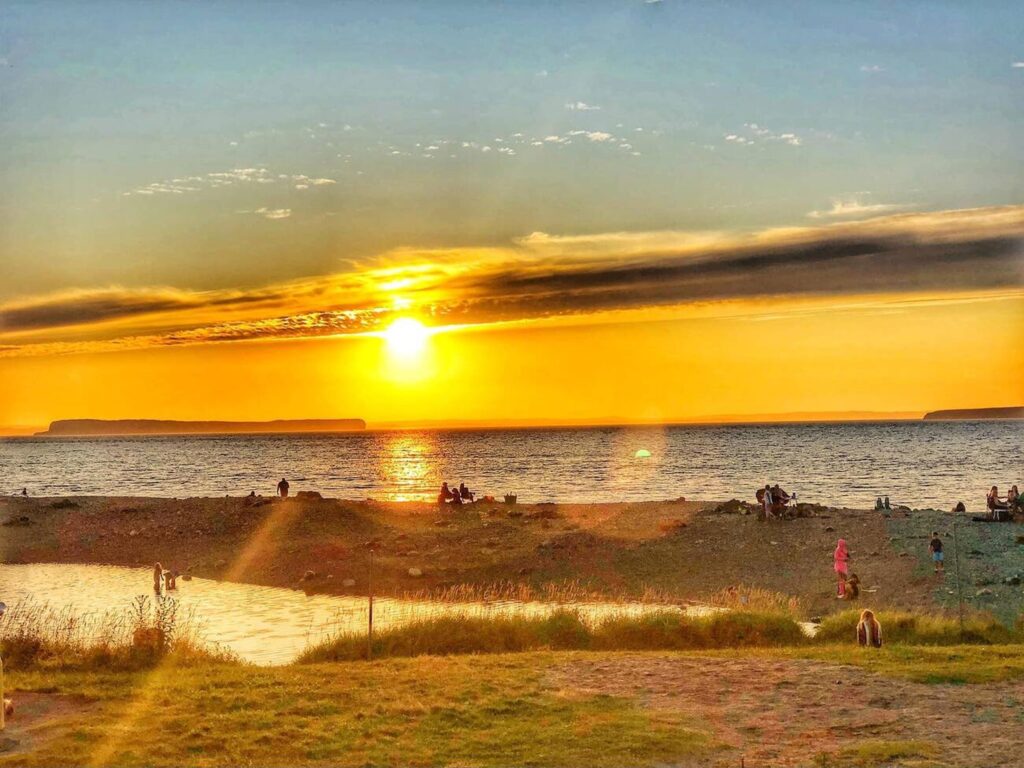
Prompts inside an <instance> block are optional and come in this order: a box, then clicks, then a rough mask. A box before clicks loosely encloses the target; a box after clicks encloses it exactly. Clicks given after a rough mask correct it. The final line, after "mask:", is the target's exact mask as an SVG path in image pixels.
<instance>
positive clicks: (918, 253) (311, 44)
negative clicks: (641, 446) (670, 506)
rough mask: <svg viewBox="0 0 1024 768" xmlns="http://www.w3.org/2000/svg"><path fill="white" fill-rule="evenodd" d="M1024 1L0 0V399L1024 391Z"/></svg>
mask: <svg viewBox="0 0 1024 768" xmlns="http://www.w3.org/2000/svg"><path fill="white" fill-rule="evenodd" d="M1022 31H1024V10H1022V9H1021V7H1020V5H1019V3H995V2H988V3H985V2H982V3H972V4H964V3H941V2H928V3H913V2H908V3H900V4H893V3H857V2H853V3H843V4H831V3H829V4H823V3H783V2H779V3H766V4H754V3H728V2H714V3H712V2H708V3H700V2H681V1H677V0H662V1H661V2H651V1H650V0H648V1H647V2H644V1H643V0H621V1H618V2H575V3H569V2H566V3H532V2H516V3H488V2H475V3H469V2H452V3H445V2H431V3H400V2H389V3H387V4H380V3H358V2H347V3H314V2H309V3H298V2H294V3H229V2H215V3H204V4H201V3H144V4H138V3H110V2H90V3H31V4H20V3H5V4H4V5H3V6H0V425H5V426H6V427H16V426H38V425H45V424H46V423H47V422H49V421H51V420H53V419H58V418H77V417H95V418H143V417H148V418H180V419H204V418H218V419H219V418H225V419H261V418H266V419H270V418H314V417H315V418H327V417H361V418H364V419H366V420H367V421H370V422H371V423H380V422H389V423H391V422H403V421H404V422H410V421H417V420H439V421H441V422H444V420H453V421H454V420H470V421H482V422H501V421H504V420H527V421H529V420H536V421H560V420H564V421H587V420H591V421H595V422H599V421H607V420H621V421H647V420H654V421H659V420H667V421H676V420H686V419H695V418H707V417H714V416H726V415H727V416H729V417H730V418H732V417H740V418H742V417H744V416H754V415H765V414H792V413H809V412H830V413H831V412H843V413H850V412H858V413H859V412H865V411H872V412H898V413H921V412H924V411H927V410H932V409H937V408H955V407H985V406H1002V405H1014V404H1020V403H1021V402H1024V355H1021V354H1020V350H1021V348H1022V346H1024V301H1022V299H1024V140H1022V138H1021V125H1022V123H1024V44H1022V42H1021V41H1022V40H1024V35H1022ZM401 319H405V320H409V319H412V320H415V322H416V323H420V324H422V325H420V326H417V325H416V324H415V323H413V324H399V325H398V326H393V325H392V324H393V323H395V321H396V320H401ZM403 328H404V329H405V330H404V331H403V330H402V329H403ZM389 329H393V330H389Z"/></svg>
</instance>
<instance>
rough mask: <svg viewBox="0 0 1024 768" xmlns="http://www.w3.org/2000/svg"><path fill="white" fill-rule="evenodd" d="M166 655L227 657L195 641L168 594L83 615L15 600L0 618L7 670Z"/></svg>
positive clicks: (131, 662)
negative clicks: (121, 608)
mask: <svg viewBox="0 0 1024 768" xmlns="http://www.w3.org/2000/svg"><path fill="white" fill-rule="evenodd" d="M169 654H173V655H174V656H175V657H176V658H177V659H179V660H184V661H187V660H196V661H212V660H220V661H227V660H233V656H232V655H231V654H230V653H228V652H226V651H224V650H222V649H219V648H216V647H213V646H209V645H206V644H203V643H201V642H200V641H199V640H198V637H197V631H196V622H195V620H194V617H193V615H192V614H191V613H183V612H182V611H180V609H179V604H178V601H177V600H175V599H174V598H171V597H158V598H156V599H150V598H149V597H147V596H145V595H140V596H139V597H138V598H136V600H135V602H134V603H133V604H132V606H131V608H129V609H127V610H120V611H105V612H102V613H95V614H91V615H84V616H81V615H78V614H76V613H74V612H73V611H71V610H70V609H68V608H63V609H56V608H53V607H51V606H49V605H48V604H46V603H38V602H33V601H21V602H18V603H16V604H14V605H13V606H12V607H11V608H10V609H9V610H8V611H7V613H6V614H5V615H4V617H3V620H2V621H0V655H2V657H3V659H4V663H5V665H6V666H7V668H9V669H27V668H32V667H34V666H38V665H50V666H68V667H81V668H87V669H140V668H145V667H149V666H152V665H153V664H155V663H157V662H158V661H159V660H160V659H162V658H163V657H165V656H167V655H169Z"/></svg>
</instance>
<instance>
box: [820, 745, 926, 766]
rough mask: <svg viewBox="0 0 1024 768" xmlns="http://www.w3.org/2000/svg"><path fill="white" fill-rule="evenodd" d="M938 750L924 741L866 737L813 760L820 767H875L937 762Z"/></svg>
mask: <svg viewBox="0 0 1024 768" xmlns="http://www.w3.org/2000/svg"><path fill="white" fill-rule="evenodd" d="M938 753H939V750H938V749H937V748H936V746H935V745H934V744H932V743H930V742H927V741H866V742H864V743H863V744H857V745H856V746H853V747H845V748H843V749H840V750H839V751H838V752H834V753H824V752H823V753H821V754H820V755H818V756H817V758H816V759H815V763H816V764H817V765H819V766H821V768H860V767H861V766H863V767H864V768H876V766H881V765H887V766H893V765H905V766H925V765H929V766H933V765H938V763H935V762H934V761H933V760H932V758H934V757H935V756H936V755H937V754H938Z"/></svg>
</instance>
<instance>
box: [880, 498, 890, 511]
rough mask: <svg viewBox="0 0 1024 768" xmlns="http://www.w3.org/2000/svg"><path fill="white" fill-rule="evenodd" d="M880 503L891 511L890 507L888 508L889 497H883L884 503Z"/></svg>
mask: <svg viewBox="0 0 1024 768" xmlns="http://www.w3.org/2000/svg"><path fill="white" fill-rule="evenodd" d="M882 503H883V504H884V505H885V508H886V509H892V507H890V506H889V497H888V496H886V497H885V501H883V502H882Z"/></svg>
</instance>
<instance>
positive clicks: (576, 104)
mask: <svg viewBox="0 0 1024 768" xmlns="http://www.w3.org/2000/svg"><path fill="white" fill-rule="evenodd" d="M565 108H566V109H569V110H572V111H573V112H596V111H598V110H599V109H601V108H600V107H599V106H597V105H595V104H587V102H585V101H570V102H569V103H567V104H566V105H565Z"/></svg>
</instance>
